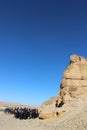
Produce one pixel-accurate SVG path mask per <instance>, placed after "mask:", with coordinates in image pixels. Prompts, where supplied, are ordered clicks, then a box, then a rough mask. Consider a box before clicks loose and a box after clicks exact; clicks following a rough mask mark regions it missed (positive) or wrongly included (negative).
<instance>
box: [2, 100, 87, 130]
mask: <svg viewBox="0 0 87 130" xmlns="http://www.w3.org/2000/svg"><path fill="white" fill-rule="evenodd" d="M65 107H67V108H68V109H67V110H68V111H66V112H65V113H64V115H61V116H60V117H57V118H53V119H46V120H40V119H38V118H37V119H27V120H19V119H15V118H14V117H13V115H10V114H5V113H3V112H0V130H87V100H85V101H78V102H72V103H71V107H70V106H68V105H67V106H65Z"/></svg>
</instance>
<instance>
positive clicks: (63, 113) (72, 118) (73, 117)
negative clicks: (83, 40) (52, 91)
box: [0, 55, 87, 130]
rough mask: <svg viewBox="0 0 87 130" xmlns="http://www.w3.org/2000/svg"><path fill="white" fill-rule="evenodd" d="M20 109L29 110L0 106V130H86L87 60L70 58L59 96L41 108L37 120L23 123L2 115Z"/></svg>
mask: <svg viewBox="0 0 87 130" xmlns="http://www.w3.org/2000/svg"><path fill="white" fill-rule="evenodd" d="M17 106H18V107H20V106H22V107H30V106H23V105H21V104H15V105H14V104H12V103H5V102H0V130H29V129H30V130H87V60H86V59H85V58H84V57H81V56H77V55H72V56H71V57H70V63H69V65H68V67H67V69H66V70H65V71H64V73H63V80H62V82H61V84H60V91H59V93H58V96H57V97H52V98H50V99H49V100H47V101H45V102H44V103H43V104H42V105H41V106H40V107H38V111H39V116H38V117H37V118H35V119H32V118H31V119H27V120H24V119H23V120H20V119H19V118H18V119H16V118H15V117H14V115H13V114H8V113H4V111H3V110H4V109H5V108H6V107H17Z"/></svg>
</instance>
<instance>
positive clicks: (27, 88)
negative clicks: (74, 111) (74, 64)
mask: <svg viewBox="0 0 87 130" xmlns="http://www.w3.org/2000/svg"><path fill="white" fill-rule="evenodd" d="M71 54H78V55H81V56H84V57H86V58H87V1H86V0H85V1H84V0H0V101H8V102H18V103H24V104H32V105H36V104H37V105H41V104H42V103H43V101H45V100H47V99H48V98H50V97H52V96H57V94H58V91H59V86H60V82H61V80H62V74H63V71H64V70H65V69H66V67H67V65H68V63H69V57H70V55H71Z"/></svg>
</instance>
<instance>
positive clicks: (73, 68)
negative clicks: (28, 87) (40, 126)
mask: <svg viewBox="0 0 87 130" xmlns="http://www.w3.org/2000/svg"><path fill="white" fill-rule="evenodd" d="M84 99H87V59H85V58H84V57H82V56H78V55H72V56H70V63H69V65H68V67H67V69H66V70H65V72H64V73H63V80H62V82H61V84H60V91H59V93H58V96H57V98H56V100H55V99H54V101H53V102H52V103H51V104H49V105H46V104H45V103H43V104H42V106H41V108H40V111H41V112H40V116H39V117H40V118H41V119H46V118H50V117H56V116H59V115H61V113H64V112H65V111H67V109H68V107H70V105H71V106H72V104H74V105H78V102H79V100H84ZM49 102H50V100H49ZM55 104H56V105H57V107H56V108H55Z"/></svg>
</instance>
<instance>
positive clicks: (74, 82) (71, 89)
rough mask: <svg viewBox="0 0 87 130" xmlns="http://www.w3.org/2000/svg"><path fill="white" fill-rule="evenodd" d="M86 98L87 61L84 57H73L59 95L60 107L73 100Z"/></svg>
mask: <svg viewBox="0 0 87 130" xmlns="http://www.w3.org/2000/svg"><path fill="white" fill-rule="evenodd" d="M86 97H87V60H86V59H85V58H84V57H81V56H77V55H72V56H71V57H70V64H69V66H68V67H67V69H66V70H65V72H64V73H63V80H62V82H61V84H60V91H59V94H58V105H60V104H61V105H63V104H65V103H67V102H69V101H71V100H73V98H77V99H78V98H86ZM61 105H60V106H61Z"/></svg>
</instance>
